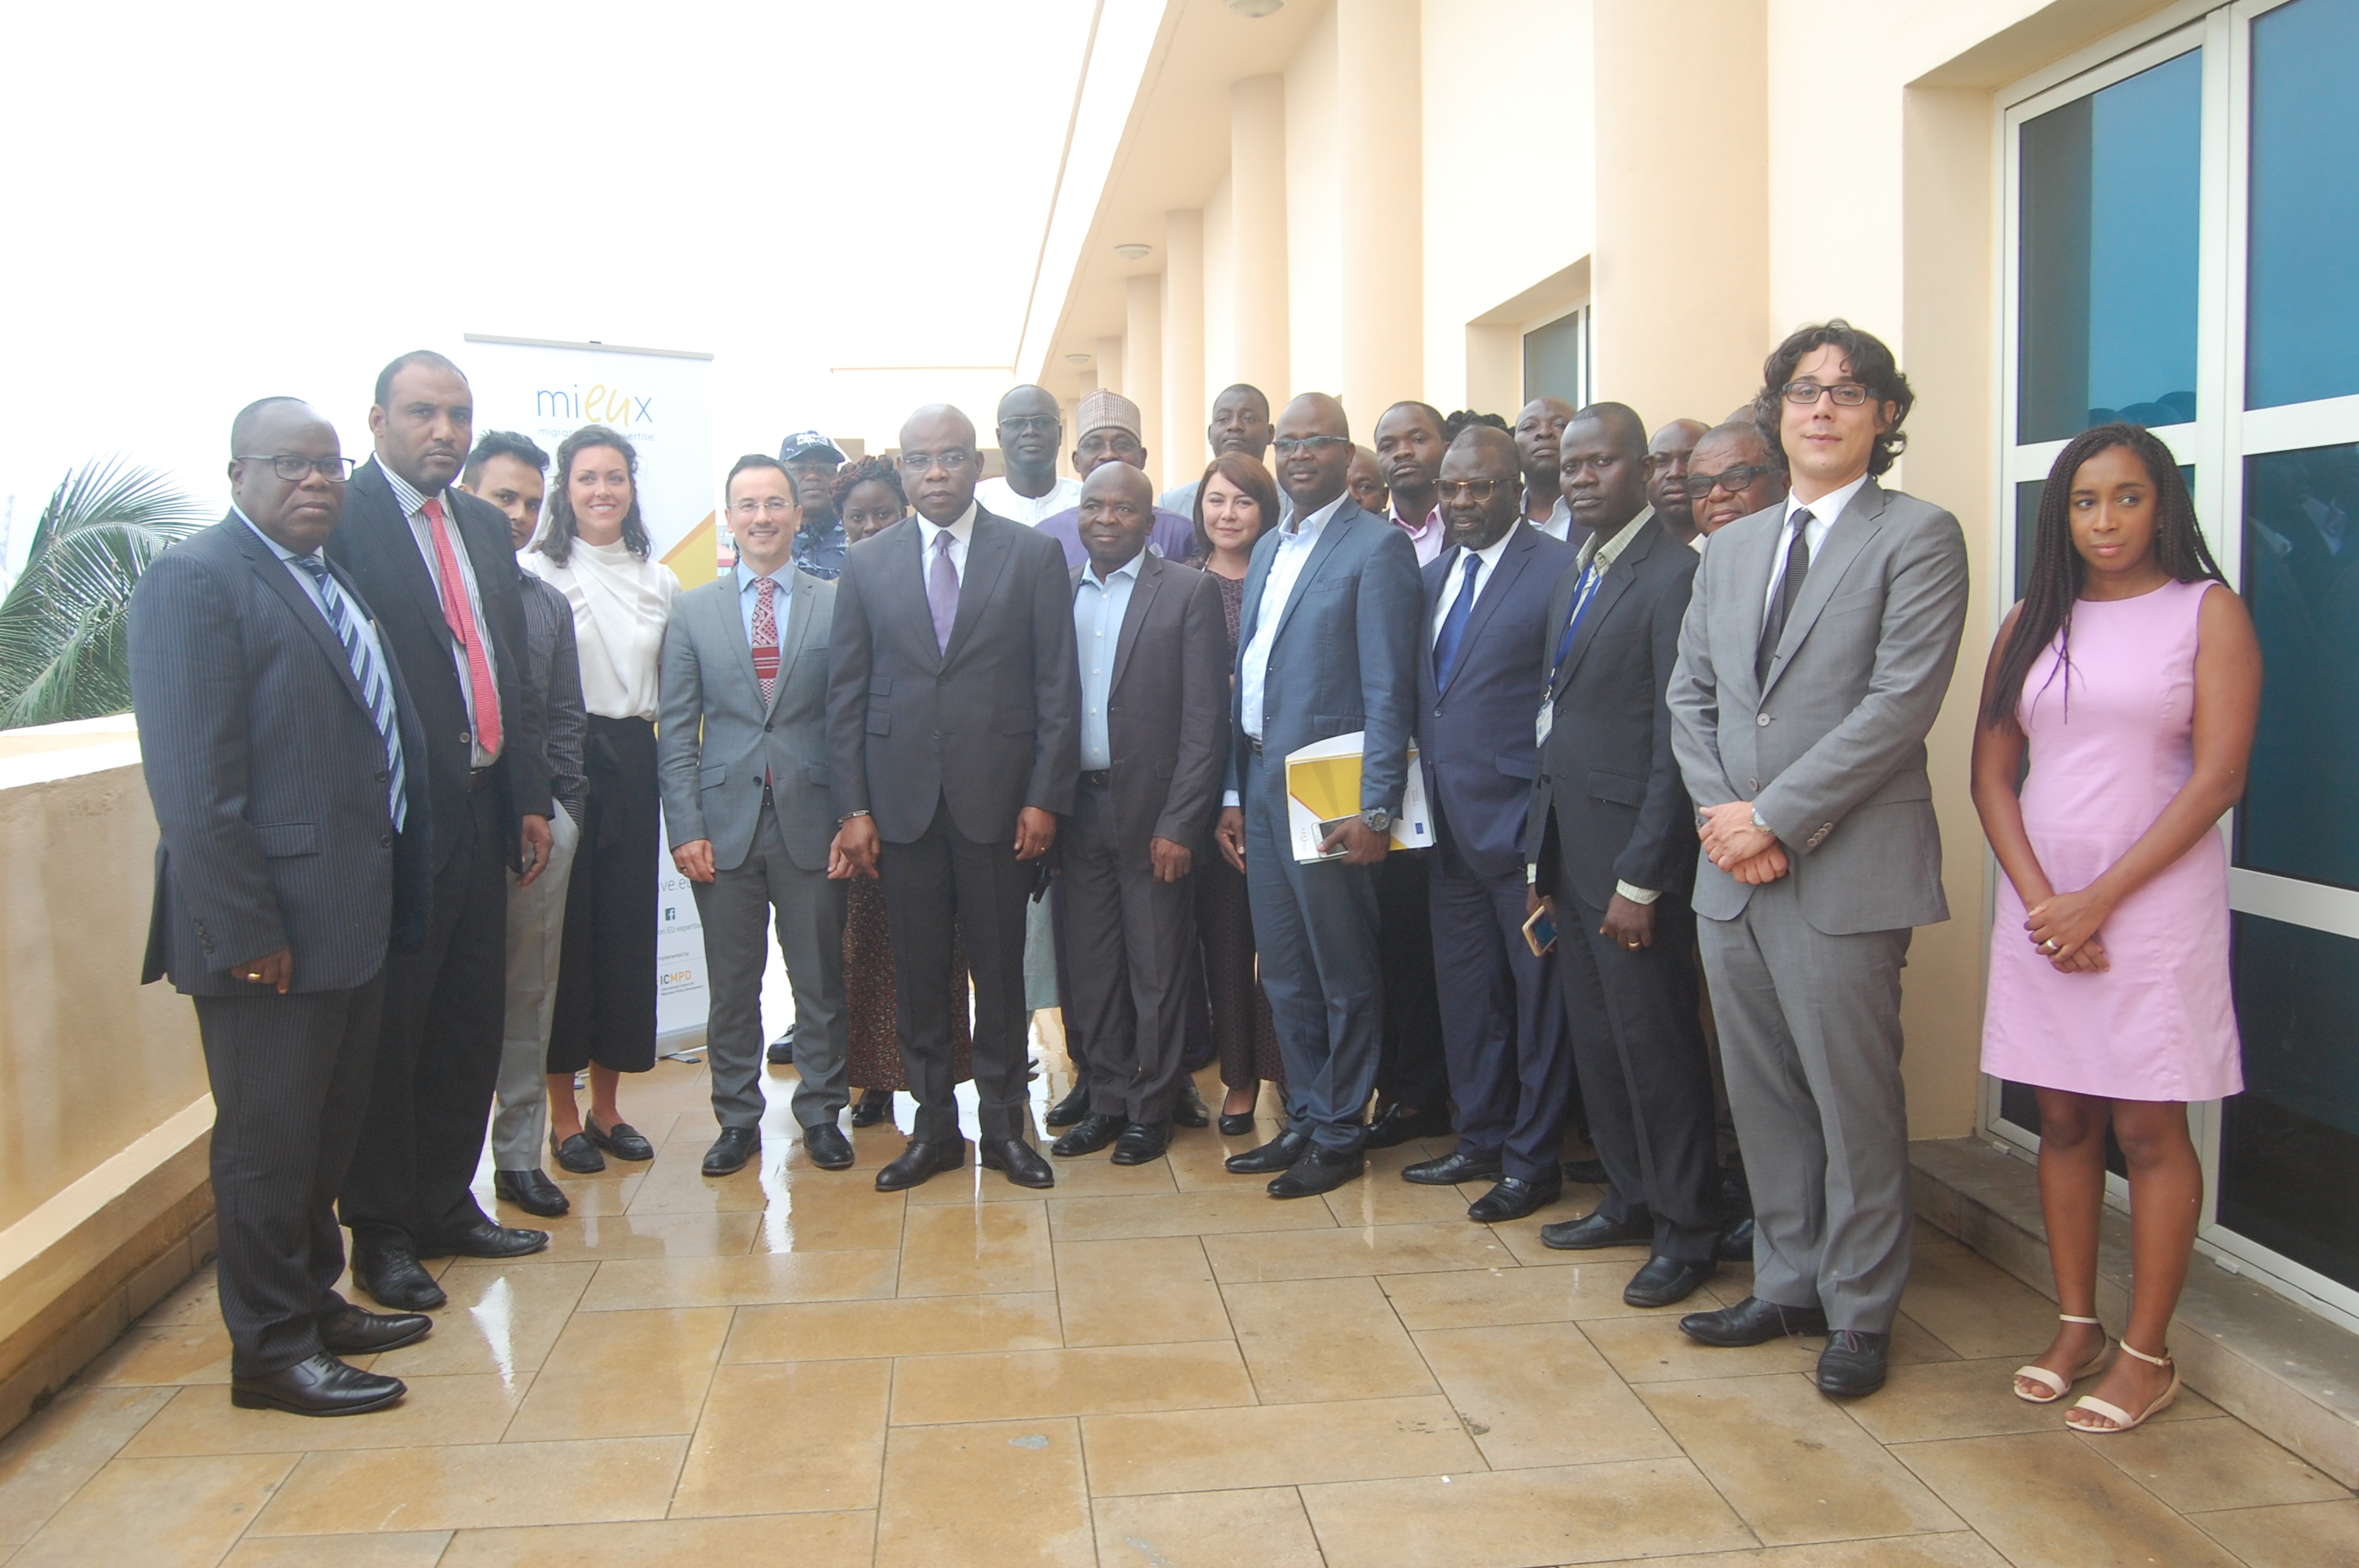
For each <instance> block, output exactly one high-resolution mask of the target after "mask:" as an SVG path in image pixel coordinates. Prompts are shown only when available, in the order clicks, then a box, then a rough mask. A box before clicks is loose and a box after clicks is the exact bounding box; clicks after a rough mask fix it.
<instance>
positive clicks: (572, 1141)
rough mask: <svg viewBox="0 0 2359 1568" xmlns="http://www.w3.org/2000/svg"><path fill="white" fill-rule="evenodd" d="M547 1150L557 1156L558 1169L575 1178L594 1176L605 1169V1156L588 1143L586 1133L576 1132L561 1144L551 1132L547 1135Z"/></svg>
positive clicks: (588, 1139) (595, 1146)
mask: <svg viewBox="0 0 2359 1568" xmlns="http://www.w3.org/2000/svg"><path fill="white" fill-rule="evenodd" d="M549 1152H551V1153H552V1154H554V1155H556V1156H557V1166H558V1169H560V1170H561V1171H571V1172H572V1173H574V1174H575V1175H577V1176H590V1175H595V1174H596V1173H599V1172H600V1171H603V1170H604V1169H605V1168H606V1156H604V1155H603V1154H601V1153H599V1152H598V1146H597V1145H596V1144H595V1143H592V1142H591V1141H590V1135H589V1134H588V1133H586V1132H577V1133H575V1134H574V1135H573V1136H572V1137H571V1138H568V1139H566V1140H564V1141H562V1142H560V1141H558V1137H557V1134H556V1133H554V1132H552V1133H550V1134H549Z"/></svg>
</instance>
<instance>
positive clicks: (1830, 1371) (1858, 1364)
mask: <svg viewBox="0 0 2359 1568" xmlns="http://www.w3.org/2000/svg"><path fill="white" fill-rule="evenodd" d="M1891 1351H1892V1336H1890V1335H1888V1334H1870V1333H1868V1332H1866V1331H1865V1330H1864V1329H1857V1328H1838V1329H1836V1330H1835V1331H1834V1332H1833V1333H1832V1334H1830V1335H1828V1336H1827V1347H1826V1348H1825V1349H1824V1350H1821V1351H1820V1352H1819V1370H1818V1375H1817V1377H1815V1378H1814V1379H1811V1380H1812V1381H1813V1382H1815V1383H1817V1384H1818V1386H1819V1392H1821V1393H1822V1394H1831V1395H1832V1396H1833V1397H1834V1398H1836V1399H1839V1400H1855V1399H1858V1398H1860V1397H1861V1396H1862V1395H1864V1394H1872V1393H1874V1392H1875V1390H1878V1389H1880V1388H1882V1387H1884V1364H1885V1361H1886V1358H1887V1357H1889V1356H1890V1354H1891Z"/></svg>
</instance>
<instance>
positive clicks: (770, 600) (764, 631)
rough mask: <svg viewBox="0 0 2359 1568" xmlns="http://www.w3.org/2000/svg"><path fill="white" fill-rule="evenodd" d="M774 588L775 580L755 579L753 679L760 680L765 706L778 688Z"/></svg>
mask: <svg viewBox="0 0 2359 1568" xmlns="http://www.w3.org/2000/svg"><path fill="white" fill-rule="evenodd" d="M777 591H778V585H777V580H776V579H772V578H766V577H763V578H756V579H754V678H755V679H756V681H758V682H760V683H761V687H762V706H763V707H765V708H767V707H769V706H770V699H771V698H772V697H776V696H777V691H778V612H777V608H776V601H775V599H774V596H775V595H776V594H777Z"/></svg>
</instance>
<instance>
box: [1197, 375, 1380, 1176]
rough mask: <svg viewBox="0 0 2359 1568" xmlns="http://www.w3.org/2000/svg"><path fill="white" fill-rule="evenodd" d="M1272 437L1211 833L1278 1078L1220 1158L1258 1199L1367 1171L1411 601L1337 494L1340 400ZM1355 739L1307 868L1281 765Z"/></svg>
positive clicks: (1288, 418) (1300, 406) (1371, 527)
mask: <svg viewBox="0 0 2359 1568" xmlns="http://www.w3.org/2000/svg"><path fill="white" fill-rule="evenodd" d="M1274 446H1275V448H1276V450H1277V478H1278V482H1279V483H1280V484H1281V485H1283V486H1284V487H1285V489H1286V493H1287V495H1288V498H1289V499H1290V500H1291V501H1292V502H1293V503H1294V511H1293V515H1292V516H1291V517H1289V518H1288V520H1287V521H1286V522H1285V523H1284V524H1281V525H1279V526H1278V527H1276V528H1272V529H1269V530H1267V531H1266V532H1265V533H1264V534H1263V535H1262V536H1261V539H1260V542H1259V543H1257V544H1256V545H1255V546H1254V551H1253V561H1252V565H1251V566H1250V567H1249V568H1247V570H1246V573H1245V603H1244V607H1243V609H1242V611H1241V612H1240V617H1239V622H1238V633H1237V637H1238V641H1237V677H1236V697H1235V703H1236V706H1235V708H1234V724H1235V730H1234V734H1233V738H1232V743H1231V746H1230V752H1229V779H1228V785H1227V794H1226V795H1225V796H1224V800H1223V809H1222V811H1221V823H1220V827H1219V828H1218V830H1217V832H1216V837H1217V838H1218V839H1219V841H1220V846H1221V853H1222V854H1223V856H1225V857H1226V858H1227V860H1228V862H1229V864H1230V865H1231V866H1233V867H1234V868H1236V870H1238V871H1242V872H1243V873H1244V874H1245V885H1246V892H1247V896H1248V898H1249V900H1250V902H1251V904H1252V909H1253V925H1254V937H1255V941H1256V945H1257V946H1259V948H1260V952H1261V981H1262V989H1263V990H1264V992H1265V993H1266V994H1267V996H1268V998H1269V1006H1270V1012H1271V1014H1272V1016H1273V1017H1274V1019H1275V1021H1276V1022H1277V1038H1278V1048H1279V1050H1280V1051H1281V1052H1283V1053H1284V1055H1285V1059H1286V1076H1287V1079H1288V1083H1287V1119H1286V1127H1285V1130H1283V1131H1282V1132H1280V1133H1279V1134H1278V1135H1277V1137H1276V1138H1274V1139H1272V1140H1271V1141H1269V1142H1267V1143H1265V1144H1263V1145H1262V1146H1261V1147H1259V1148H1257V1149H1255V1150H1252V1151H1250V1152H1246V1153H1243V1154H1236V1155H1232V1156H1231V1157H1230V1158H1229V1160H1228V1162H1227V1164H1228V1168H1229V1169H1230V1170H1232V1171H1234V1172H1236V1173H1239V1174H1241V1175H1246V1174H1252V1175H1267V1176H1270V1177H1271V1178H1273V1179H1272V1180H1271V1182H1270V1184H1269V1193H1270V1195H1271V1196H1272V1197H1279V1198H1296V1197H1309V1196H1310V1195H1314V1194H1318V1193H1324V1192H1330V1191H1332V1190H1333V1189H1334V1188H1336V1187H1339V1186H1342V1185H1343V1184H1344V1183H1345V1182H1348V1181H1350V1180H1352V1179H1353V1177H1355V1176H1358V1175H1359V1174H1360V1173H1362V1172H1364V1170H1366V1169H1367V1158H1366V1156H1365V1154H1364V1153H1363V1152H1362V1151H1363V1148H1364V1144H1365V1142H1366V1140H1367V1133H1368V1130H1367V1125H1366V1121H1365V1119H1364V1115H1365V1112H1366V1109H1367V1105H1368V1098H1369V1096H1370V1094H1371V1093H1372V1092H1373V1091H1374V1089H1375V1076H1376V1061H1377V1056H1378V1053H1379V1050H1380V1048H1381V1041H1380V1036H1381V1033H1382V1019H1381V1016H1380V1015H1381V1013H1382V1011H1383V997H1384V974H1383V962H1382V959H1381V957H1379V948H1378V935H1377V933H1378V925H1377V915H1376V868H1377V865H1378V863H1379V862H1380V861H1382V860H1383V859H1384V858H1385V851H1386V849H1387V848H1388V846H1389V845H1390V842H1391V835H1392V825H1393V816H1394V814H1395V813H1396V812H1397V811H1398V810H1399V809H1400V804H1401V797H1402V795H1403V793H1404V791H1405V789H1406V786H1407V784H1408V743H1409V738H1410V736H1411V734H1412V733H1413V731H1414V730H1415V728H1416V717H1415V714H1414V712H1413V706H1414V704H1415V702H1416V700H1417V642H1418V609H1419V601H1420V599H1421V595H1420V594H1419V589H1418V576H1417V552H1416V551H1415V550H1413V549H1411V548H1410V547H1409V542H1408V536H1407V535H1404V534H1402V533H1401V531H1400V530H1399V529H1397V528H1396V527H1394V526H1393V525H1392V524H1391V523H1389V522H1388V521H1386V519H1384V518H1382V517H1377V516H1374V515H1372V514H1368V513H1366V512H1364V511H1362V510H1361V509H1360V506H1359V504H1358V503H1356V502H1354V501H1353V499H1352V497H1351V493H1350V492H1349V491H1347V490H1346V489H1345V488H1344V478H1345V476H1346V474H1347V473H1348V472H1349V471H1350V469H1351V466H1352V431H1351V425H1350V422H1349V421H1348V420H1346V419H1345V417H1344V416H1343V405H1342V404H1341V403H1339V402H1337V401H1336V400H1335V399H1334V398H1332V397H1331V396H1328V395H1326V394H1324V393H1316V392H1313V393H1305V394H1304V395H1302V396H1300V397H1298V398H1296V399H1295V400H1294V401H1293V402H1292V403H1290V404H1288V405H1287V408H1286V412H1285V414H1284V415H1283V416H1281V417H1280V418H1279V420H1278V424H1277V440H1276V442H1275V443H1274ZM1353 733H1358V734H1359V735H1360V736H1361V737H1362V754H1361V764H1360V799H1359V806H1360V809H1359V811H1358V812H1357V813H1356V814H1353V815H1351V816H1344V817H1343V818H1342V819H1340V820H1339V821H1337V822H1336V823H1335V824H1334V825H1333V827H1332V829H1331V830H1330V831H1329V832H1328V833H1327V834H1326V835H1325V837H1324V838H1321V841H1320V843H1319V846H1318V852H1319V854H1320V855H1321V857H1326V858H1323V859H1321V860H1317V861H1314V862H1311V863H1308V864H1306V863H1304V862H1303V861H1301V860H1297V859H1296V857H1295V848H1294V843H1293V834H1292V833H1291V832H1290V831H1289V828H1288V820H1287V788H1286V759H1287V757H1288V755H1289V754H1290V753H1292V752H1297V751H1299V750H1301V749H1302V748H1303V747H1305V746H1308V745H1310V744H1312V743H1314V742H1316V741H1325V740H1331V739H1332V738H1333V737H1335V736H1338V735H1348V734H1353Z"/></svg>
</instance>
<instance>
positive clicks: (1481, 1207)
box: [1466, 1176, 1564, 1225]
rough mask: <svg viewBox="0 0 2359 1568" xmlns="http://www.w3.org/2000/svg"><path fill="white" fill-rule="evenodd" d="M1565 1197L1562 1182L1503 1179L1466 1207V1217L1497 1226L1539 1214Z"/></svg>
mask: <svg viewBox="0 0 2359 1568" xmlns="http://www.w3.org/2000/svg"><path fill="white" fill-rule="evenodd" d="M1562 1196H1564V1183H1563V1182H1562V1181H1561V1180H1543V1181H1538V1182H1527V1181H1525V1180H1523V1179H1522V1178H1521V1177H1519V1176H1501V1177H1500V1178H1499V1184H1498V1185H1497V1186H1495V1187H1493V1188H1492V1189H1491V1190H1490V1191H1489V1192H1487V1193H1484V1195H1482V1196H1481V1197H1479V1198H1476V1199H1475V1200H1474V1201H1473V1203H1471V1204H1468V1205H1467V1206H1466V1217H1467V1218H1469V1219H1471V1220H1474V1221H1476V1222H1478V1223H1480V1224H1483V1225H1496V1224H1498V1223H1499V1222H1500V1221H1502V1220H1508V1219H1521V1218H1523V1217H1525V1216H1526V1215H1529V1214H1538V1212H1539V1211H1540V1210H1542V1209H1544V1208H1546V1207H1548V1206H1549V1205H1550V1204H1552V1203H1554V1202H1556V1201H1557V1199H1559V1198H1560V1197H1562Z"/></svg>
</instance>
